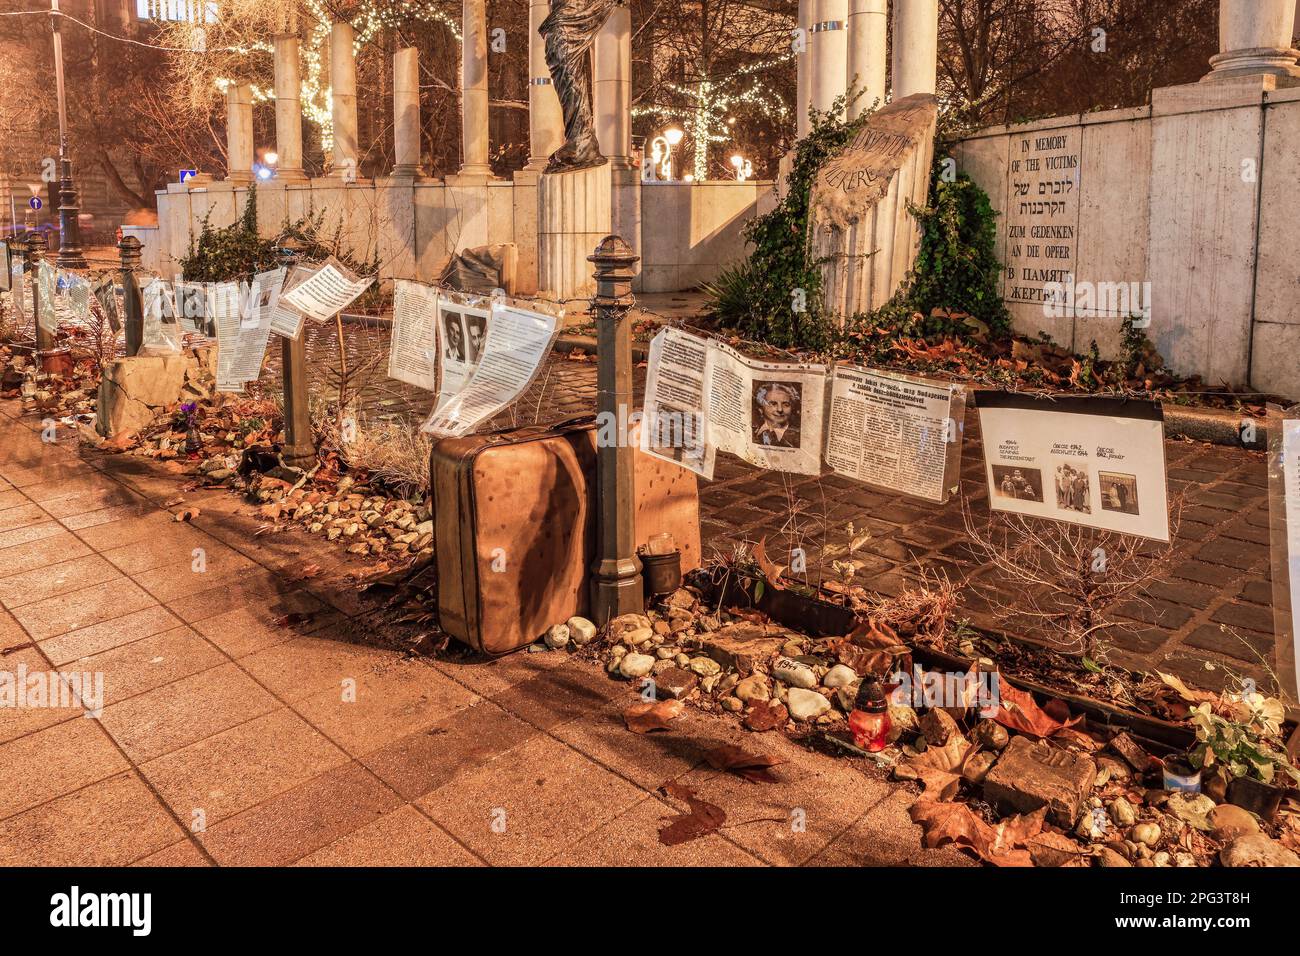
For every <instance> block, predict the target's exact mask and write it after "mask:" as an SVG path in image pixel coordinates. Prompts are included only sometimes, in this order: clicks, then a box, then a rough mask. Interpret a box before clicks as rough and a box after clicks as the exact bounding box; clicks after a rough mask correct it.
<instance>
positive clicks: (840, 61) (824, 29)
mask: <svg viewBox="0 0 1300 956" xmlns="http://www.w3.org/2000/svg"><path fill="white" fill-rule="evenodd" d="M812 16H813V24H812V32H811V35H810V40H811V41H812V42H811V44H810V47H811V50H810V52H811V54H812V61H811V67H812V105H813V106H814V107H815V108H816V109H819V110H822V111H823V112H824V111H826V110H829V109H830V108H831V105H832V104H833V103H834V102H835V98H836V97H837V96H842V95H843V94H844V87H845V84H846V83H847V82H848V58H849V34H848V30H847V29H845V28H846V27H847V26H848V19H849V0H813V5H812Z"/></svg>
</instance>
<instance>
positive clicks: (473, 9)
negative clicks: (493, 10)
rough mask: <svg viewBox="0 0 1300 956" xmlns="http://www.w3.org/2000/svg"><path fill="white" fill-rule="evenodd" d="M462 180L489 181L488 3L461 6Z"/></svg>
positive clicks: (468, 1) (476, 0) (477, 0)
mask: <svg viewBox="0 0 1300 956" xmlns="http://www.w3.org/2000/svg"><path fill="white" fill-rule="evenodd" d="M461 19H462V24H461V32H462V34H463V36H464V40H463V41H462V43H461V67H460V97H461V99H460V123H461V150H462V157H461V165H460V175H461V176H472V177H484V178H486V177H489V176H491V175H492V167H491V166H490V165H489V163H488V30H487V0H464V2H463V4H462V6H461Z"/></svg>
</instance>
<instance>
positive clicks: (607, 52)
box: [592, 6, 632, 166]
mask: <svg viewBox="0 0 1300 956" xmlns="http://www.w3.org/2000/svg"><path fill="white" fill-rule="evenodd" d="M592 78H593V79H594V81H595V82H594V85H593V87H592V105H593V106H594V108H595V113H596V138H597V139H598V140H599V141H600V151H601V152H602V153H604V154H605V155H606V156H607V157H609V159H610V160H611V161H612V162H613V163H614V164H615V165H616V166H619V165H622V166H625V165H629V164H630V163H631V162H632V11H631V9H629V8H628V7H625V6H616V7H614V9H613V11H612V12H611V13H610V15H609V19H608V20H606V21H605V25H604V26H603V27H602V28H601V30H600V33H598V34H597V35H596V45H595V63H594V69H593V73H592Z"/></svg>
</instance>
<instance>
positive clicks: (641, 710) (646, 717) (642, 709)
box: [623, 700, 686, 734]
mask: <svg viewBox="0 0 1300 956" xmlns="http://www.w3.org/2000/svg"><path fill="white" fill-rule="evenodd" d="M685 709H686V704H685V703H684V702H682V701H680V700H654V701H638V702H637V703H635V704H633V705H632V706H631V707H629V708H627V710H625V711H623V722H624V723H625V724H627V729H628V730H630V731H632V733H634V734H648V733H650V731H652V730H668V729H669V728H668V722H669V721H670V720H673V719H674V718H677V717H680V716H681V714H682V711H683V710H685Z"/></svg>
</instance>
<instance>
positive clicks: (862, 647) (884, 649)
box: [830, 620, 911, 677]
mask: <svg viewBox="0 0 1300 956" xmlns="http://www.w3.org/2000/svg"><path fill="white" fill-rule="evenodd" d="M830 647H831V650H832V651H834V653H835V657H836V659H837V660H839V662H840V663H841V664H847V665H848V666H849V667H851V668H853V670H855V671H856V672H857V673H858V674H861V675H863V676H866V675H868V674H872V675H875V676H876V677H887V676H889V675H890V674H892V673H894V672H896V671H898V670H907V669H908V665H909V662H908V660H907V658H908V657H909V655H910V654H911V649H910V648H909V647H908V646H907V645H906V644H904V643H903V642H902V641H900V640H899V639H898V635H897V634H896V633H894V629H893V628H891V627H890V626H889V625H888V624H884V623H881V622H877V621H871V620H868V621H863V622H861V623H860V624H859V625H858V626H857V627H855V628H854V629H853V630H852V631H850V632H849V633H848V635H847V636H845V637H844V638H843V639H841V640H838V641H832V642H831V644H830Z"/></svg>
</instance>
